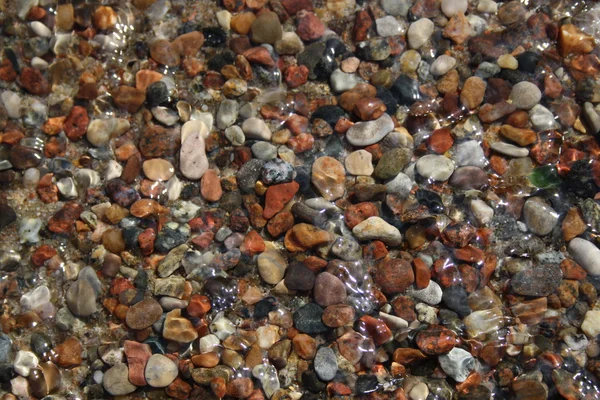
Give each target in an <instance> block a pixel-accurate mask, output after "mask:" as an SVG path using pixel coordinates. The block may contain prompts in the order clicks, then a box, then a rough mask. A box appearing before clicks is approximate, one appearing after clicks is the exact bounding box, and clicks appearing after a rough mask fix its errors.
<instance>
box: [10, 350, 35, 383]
mask: <svg viewBox="0 0 600 400" xmlns="http://www.w3.org/2000/svg"><path fill="white" fill-rule="evenodd" d="M38 364H39V360H38V358H37V357H36V355H35V354H33V353H32V352H30V351H24V350H19V351H17V354H16V356H15V359H14V361H13V369H14V370H15V372H16V373H17V374H19V375H21V376H25V377H27V376H29V373H30V372H31V370H32V369H34V368H36V367H37V366H38Z"/></svg>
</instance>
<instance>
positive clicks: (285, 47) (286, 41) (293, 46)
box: [274, 32, 304, 55]
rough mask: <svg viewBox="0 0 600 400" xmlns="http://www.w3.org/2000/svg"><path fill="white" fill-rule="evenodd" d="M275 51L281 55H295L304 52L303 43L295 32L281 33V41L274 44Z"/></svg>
mask: <svg viewBox="0 0 600 400" xmlns="http://www.w3.org/2000/svg"><path fill="white" fill-rule="evenodd" d="M274 47H275V51H276V52H277V54H281V55H296V54H298V53H301V52H302V51H303V50H304V43H302V39H300V37H299V36H298V34H296V32H283V35H282V36H281V39H280V40H278V41H276V42H275V46H274Z"/></svg>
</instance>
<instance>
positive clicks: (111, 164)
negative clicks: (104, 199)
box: [104, 160, 123, 181]
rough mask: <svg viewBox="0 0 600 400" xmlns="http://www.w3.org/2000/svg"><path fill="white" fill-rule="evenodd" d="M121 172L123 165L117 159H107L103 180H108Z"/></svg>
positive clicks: (118, 175)
mask: <svg viewBox="0 0 600 400" xmlns="http://www.w3.org/2000/svg"><path fill="white" fill-rule="evenodd" d="M122 173H123V166H122V165H121V164H119V162H118V161H115V160H109V161H108V163H107V165H106V170H105V171H104V180H106V181H110V180H111V179H115V178H118V177H120V176H121V174H122Z"/></svg>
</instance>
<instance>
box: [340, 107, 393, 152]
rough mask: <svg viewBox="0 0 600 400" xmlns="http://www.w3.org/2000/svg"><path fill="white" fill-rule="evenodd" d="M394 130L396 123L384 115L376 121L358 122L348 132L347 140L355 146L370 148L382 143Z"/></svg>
mask: <svg viewBox="0 0 600 400" xmlns="http://www.w3.org/2000/svg"><path fill="white" fill-rule="evenodd" d="M393 129H394V121H392V118H391V117H390V116H389V115H388V114H383V115H382V116H381V117H379V118H378V119H376V120H374V121H365V122H357V123H355V124H354V125H352V126H351V127H350V129H348V131H347V132H346V139H348V142H350V144H352V145H353V146H369V145H372V144H375V143H377V142H379V141H381V140H382V139H383V138H384V137H385V136H386V135H387V134H388V133H390V132H391V131H392V130H393Z"/></svg>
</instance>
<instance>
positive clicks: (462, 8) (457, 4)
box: [442, 0, 469, 18]
mask: <svg viewBox="0 0 600 400" xmlns="http://www.w3.org/2000/svg"><path fill="white" fill-rule="evenodd" d="M468 7H469V2H468V1H467V0H442V12H443V13H444V15H445V16H446V17H448V18H450V17H453V16H454V14H457V13H463V14H466V12H467V8H468Z"/></svg>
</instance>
